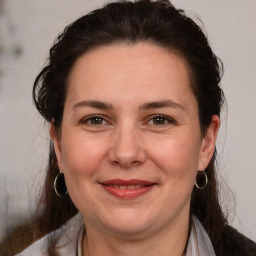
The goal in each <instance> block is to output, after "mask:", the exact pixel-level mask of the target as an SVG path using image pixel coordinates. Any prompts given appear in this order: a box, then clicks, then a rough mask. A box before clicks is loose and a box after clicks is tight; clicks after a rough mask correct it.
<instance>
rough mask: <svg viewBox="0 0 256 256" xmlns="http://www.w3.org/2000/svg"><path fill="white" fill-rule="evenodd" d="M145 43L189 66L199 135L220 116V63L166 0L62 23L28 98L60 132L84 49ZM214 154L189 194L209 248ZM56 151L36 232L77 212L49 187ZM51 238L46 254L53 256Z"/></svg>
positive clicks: (218, 214)
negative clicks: (201, 183)
mask: <svg viewBox="0 0 256 256" xmlns="http://www.w3.org/2000/svg"><path fill="white" fill-rule="evenodd" d="M138 42H148V43H150V44H155V45H158V46H160V47H164V48H166V49H168V50H170V51H173V52H175V53H177V54H179V56H181V57H182V58H183V59H184V60H185V62H186V64H187V67H188V69H189V73H190V81H191V88H192V90H193V93H194V95H195V97H196V99H197V103H198V108H199V113H198V114H199V120H200V126H201V131H202V134H204V132H205V131H206V130H207V128H208V126H209V125H210V123H211V118H212V115H218V116H220V112H221V107H222V104H223V100H224V96H223V93H222V90H221V88H220V86H219V84H220V80H221V75H222V64H221V62H220V61H219V60H218V58H217V57H216V56H215V55H214V53H213V52H212V50H211V48H210V46H209V43H208V40H207V38H206V36H205V34H204V33H203V32H202V30H201V29H200V27H199V26H198V25H197V24H196V23H195V22H194V21H193V20H192V19H191V18H189V17H188V16H186V14H185V12H184V11H183V10H178V9H176V8H175V7H174V6H173V5H172V4H171V3H170V2H169V1H168V0H158V1H150V0H139V1H136V2H131V1H120V2H115V3H109V4H107V5H105V6H104V7H103V8H101V9H97V10H95V11H93V12H91V13H89V14H87V15H85V16H83V17H81V18H79V19H78V20H76V21H75V22H73V23H72V24H71V25H69V26H67V27H66V28H65V30H64V32H63V33H62V34H61V35H60V36H59V37H58V38H57V39H56V41H55V43H54V45H53V47H52V48H51V50H50V56H49V60H48V64H47V66H46V67H45V68H44V69H43V70H42V71H41V73H40V74H39V75H38V77H37V78H36V80H35V83H34V88H33V98H34V102H35V105H36V107H37V109H38V111H39V112H40V114H41V115H42V116H43V117H44V118H45V119H46V120H47V121H48V122H51V121H52V119H53V118H54V120H55V124H54V125H55V128H56V130H57V131H58V130H61V122H62V115H63V108H64V102H65V97H66V91H67V86H68V84H67V81H68V77H69V74H70V72H71V70H72V67H73V65H74V63H75V62H76V60H77V59H78V58H79V57H80V56H81V55H83V54H84V53H85V52H87V51H89V50H90V49H93V48H96V47H100V46H104V45H110V44H113V45H114V44H118V43H127V44H136V43H138ZM215 156H216V152H215V154H214V155H213V157H212V159H211V161H210V164H209V165H208V166H207V168H206V170H205V171H206V174H207V176H208V180H209V182H208V185H207V186H206V187H205V188H204V189H203V190H197V189H196V188H195V189H194V190H193V193H192V200H191V214H194V215H195V216H197V217H198V219H199V220H200V222H201V223H202V225H203V226H204V228H205V229H206V231H207V232H208V234H209V237H210V239H211V241H212V243H213V246H214V247H215V246H216V245H217V244H218V243H219V242H220V241H219V239H220V234H221V232H222V229H223V228H224V226H225V224H226V222H227V220H226V218H225V216H224V214H223V211H222V209H221V206H220V204H219V200H218V192H217V182H216V172H215ZM58 172H59V170H58V166H57V160H56V155H55V153H54V149H53V146H52V144H51V145H50V155H49V165H48V169H47V175H46V180H45V185H44V188H43V191H42V196H41V201H40V204H39V206H38V209H39V210H38V218H37V222H36V223H37V228H36V230H40V232H41V235H44V234H46V233H49V232H50V231H53V230H55V229H56V228H58V227H60V226H61V225H62V224H64V223H65V222H66V221H67V220H68V219H70V218H71V217H72V216H74V214H75V213H76V212H77V209H76V207H75V206H74V205H73V203H72V201H71V199H70V198H69V196H66V197H64V198H59V197H57V195H56V194H55V191H54V189H53V182H54V179H55V177H56V175H57V174H58ZM54 248H55V242H54V240H52V246H50V249H49V252H48V253H49V255H51V256H53V255H57V251H56V250H55V249H54Z"/></svg>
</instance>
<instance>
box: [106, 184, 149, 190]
mask: <svg viewBox="0 0 256 256" xmlns="http://www.w3.org/2000/svg"><path fill="white" fill-rule="evenodd" d="M105 186H108V187H114V188H118V189H137V188H144V187H148V186H151V185H140V184H137V185H128V186H125V185H112V184H111V185H105Z"/></svg>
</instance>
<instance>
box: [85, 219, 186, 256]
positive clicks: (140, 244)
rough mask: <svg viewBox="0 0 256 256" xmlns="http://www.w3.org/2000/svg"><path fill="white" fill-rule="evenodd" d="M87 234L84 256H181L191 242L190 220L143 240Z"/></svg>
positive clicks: (154, 233)
mask: <svg viewBox="0 0 256 256" xmlns="http://www.w3.org/2000/svg"><path fill="white" fill-rule="evenodd" d="M86 233H87V235H86V236H85V239H84V243H83V249H84V256H102V255H106V256H134V255H145V256H158V255H161V256H170V255H172V256H182V255H185V254H184V251H185V247H186V244H187V240H188V233H189V217H187V219H186V221H184V219H183V218H182V221H178V222H177V223H172V225H168V226H167V227H165V228H164V229H161V230H159V231H156V230H155V231H154V232H152V233H151V234H148V235H145V236H144V237H143V236H140V237H135V236H132V238H131V237H128V236H127V237H121V236H119V235H117V236H115V235H111V234H104V232H102V231H101V232H97V231H96V232H95V230H93V229H90V228H87V232H86Z"/></svg>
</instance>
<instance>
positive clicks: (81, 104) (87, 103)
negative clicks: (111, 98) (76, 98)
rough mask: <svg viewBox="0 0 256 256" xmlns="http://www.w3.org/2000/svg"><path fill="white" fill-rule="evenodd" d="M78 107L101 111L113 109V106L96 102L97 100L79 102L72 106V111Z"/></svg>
mask: <svg viewBox="0 0 256 256" xmlns="http://www.w3.org/2000/svg"><path fill="white" fill-rule="evenodd" d="M79 107H93V108H98V109H103V110H109V109H113V106H112V105H111V104H109V103H106V102H102V101H97V100H83V101H80V102H78V103H76V104H75V105H74V106H73V110H74V109H76V108H79Z"/></svg>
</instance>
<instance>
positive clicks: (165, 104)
mask: <svg viewBox="0 0 256 256" xmlns="http://www.w3.org/2000/svg"><path fill="white" fill-rule="evenodd" d="M165 107H171V108H179V109H182V110H185V108H184V107H183V106H182V105H180V104H179V103H177V102H174V101H172V100H162V101H154V102H149V103H144V104H143V105H141V106H140V110H149V109H154V108H165Z"/></svg>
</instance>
